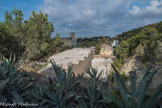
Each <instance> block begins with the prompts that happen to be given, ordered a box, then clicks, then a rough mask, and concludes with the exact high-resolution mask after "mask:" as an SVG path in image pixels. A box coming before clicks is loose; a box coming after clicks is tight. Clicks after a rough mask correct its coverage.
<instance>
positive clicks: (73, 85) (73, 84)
mask: <svg viewBox="0 0 162 108" xmlns="http://www.w3.org/2000/svg"><path fill="white" fill-rule="evenodd" d="M80 83H81V81H79V80H78V81H76V82H74V83H72V85H71V86H70V87H69V89H68V91H70V90H71V89H73V88H74V87H76V86H77V85H79V84H80Z"/></svg>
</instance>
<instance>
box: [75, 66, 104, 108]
mask: <svg viewBox="0 0 162 108" xmlns="http://www.w3.org/2000/svg"><path fill="white" fill-rule="evenodd" d="M101 73H102V72H100V73H99V74H97V71H96V70H95V69H92V70H88V71H87V75H86V77H87V78H88V83H89V84H88V83H87V82H85V81H82V84H83V87H85V89H86V92H87V93H86V94H82V95H81V96H77V97H76V100H77V101H78V103H79V106H80V108H97V106H99V105H100V103H101V102H102V95H101V92H100V91H98V90H97V86H98V85H99V84H97V81H99V78H100V76H101Z"/></svg>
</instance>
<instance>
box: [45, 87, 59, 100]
mask: <svg viewBox="0 0 162 108" xmlns="http://www.w3.org/2000/svg"><path fill="white" fill-rule="evenodd" d="M44 93H45V94H46V95H47V96H48V97H49V98H50V99H51V100H52V101H53V102H57V101H56V95H55V94H53V93H51V92H50V91H49V90H48V89H44Z"/></svg>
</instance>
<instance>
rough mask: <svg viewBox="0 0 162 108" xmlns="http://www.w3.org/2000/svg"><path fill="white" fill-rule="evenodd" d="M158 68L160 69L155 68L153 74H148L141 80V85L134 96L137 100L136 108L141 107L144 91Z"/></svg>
mask: <svg viewBox="0 0 162 108" xmlns="http://www.w3.org/2000/svg"><path fill="white" fill-rule="evenodd" d="M160 68H162V67H159V68H156V69H155V70H154V71H153V72H149V74H147V76H144V77H145V78H143V80H141V83H140V84H141V85H139V86H140V87H139V89H138V91H137V94H136V97H137V98H138V104H137V108H141V107H142V102H143V99H144V97H145V95H146V90H147V88H148V87H149V85H150V83H151V82H152V78H153V76H154V75H155V74H156V73H157V72H158V70H159V69H160Z"/></svg>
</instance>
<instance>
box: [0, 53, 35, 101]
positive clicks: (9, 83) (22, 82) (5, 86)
mask: <svg viewBox="0 0 162 108" xmlns="http://www.w3.org/2000/svg"><path fill="white" fill-rule="evenodd" d="M19 64H20V62H19V63H17V64H16V65H15V56H14V57H12V55H11V56H10V58H9V59H6V58H5V57H4V56H1V59H0V102H12V103H14V102H25V100H26V101H27V100H28V99H29V97H30V98H32V97H33V96H32V95H33V93H30V92H29V91H28V90H29V89H30V90H33V89H31V88H34V83H33V82H31V81H32V80H33V79H32V77H25V76H26V75H24V74H25V73H24V71H23V70H18V67H19ZM33 100H34V97H33Z"/></svg>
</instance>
